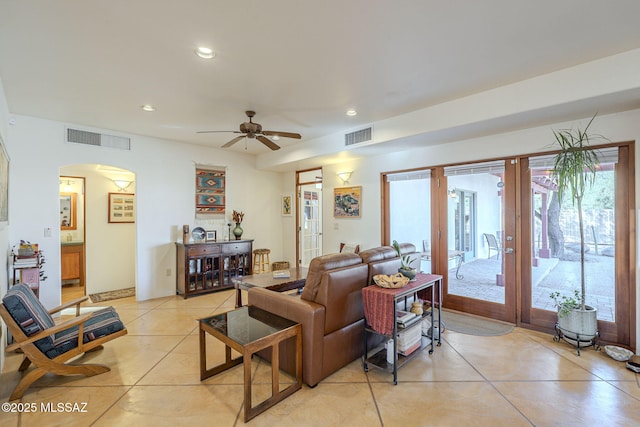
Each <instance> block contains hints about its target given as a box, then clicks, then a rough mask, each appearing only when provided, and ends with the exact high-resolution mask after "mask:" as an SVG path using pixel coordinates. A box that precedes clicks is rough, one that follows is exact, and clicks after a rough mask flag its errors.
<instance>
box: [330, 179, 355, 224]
mask: <svg viewBox="0 0 640 427" xmlns="http://www.w3.org/2000/svg"><path fill="white" fill-rule="evenodd" d="M333 200H334V206H333V216H334V217H336V218H360V214H361V211H360V207H361V205H362V187H361V186H358V187H339V188H334V189H333Z"/></svg>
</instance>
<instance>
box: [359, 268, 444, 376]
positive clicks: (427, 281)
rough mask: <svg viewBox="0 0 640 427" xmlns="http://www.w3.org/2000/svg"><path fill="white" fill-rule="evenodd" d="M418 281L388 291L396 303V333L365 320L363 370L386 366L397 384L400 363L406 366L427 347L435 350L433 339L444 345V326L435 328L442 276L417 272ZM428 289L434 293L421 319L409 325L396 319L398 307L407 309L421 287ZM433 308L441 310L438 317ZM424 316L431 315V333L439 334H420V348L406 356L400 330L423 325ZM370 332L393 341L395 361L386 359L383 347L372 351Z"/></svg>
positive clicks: (384, 367) (394, 313) (393, 306)
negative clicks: (400, 343)
mask: <svg viewBox="0 0 640 427" xmlns="http://www.w3.org/2000/svg"><path fill="white" fill-rule="evenodd" d="M416 281H419V282H420V283H419V284H417V286H408V287H407V288H406V289H405V288H400V289H397V290H395V291H396V292H394V294H392V295H391V294H390V295H388V297H389V298H392V299H393V305H392V306H391V307H392V309H393V333H392V334H391V335H386V334H381V333H380V332H378V331H376V330H375V329H373V328H372V327H371V326H370V325H369V322H368V321H367V322H366V324H365V332H364V349H365V353H364V358H363V367H364V370H365V372H368V371H369V365H372V366H375V367H376V368H379V369H382V370H385V371H387V372H389V373H393V383H394V384H398V369H399V368H400V367H402V366H404V365H405V364H406V363H408V362H409V361H410V360H411V359H413V358H414V357H416V356H417V355H418V354H420V353H421V352H422V350H424V349H425V348H427V347H429V354H431V353H433V350H434V342H435V343H436V345H437V346H438V347H440V345H441V336H440V331H441V330H442V328H440V327H438V328H437V329H436V328H434V325H435V322H436V321H438V322H439V320H438V319H440V318H441V316H440V314H441V312H440V301H442V295H441V294H442V276H438V275H424V274H419V275H418V276H416ZM372 286H373V285H372ZM436 286H437V292H436ZM429 290H430V294H431V298H430V300H431V307H430V309H429V310H425V311H424V312H423V314H422V316H421V317H422V318H421V319H420V320H418V321H417V322H415V323H412V324H411V325H409V326H407V327H406V328H405V327H402V326H401V325H399V324H398V321H397V311H398V310H405V311H408V310H409V308H410V306H411V302H412V301H415V300H416V299H417V298H418V292H420V291H427V292H428V291H429ZM436 297H437V299H436ZM434 310H437V311H438V315H437V318H436V316H435V311H434ZM425 317H429V318H430V319H431V329H430V330H431V334H430V335H431V337H434V333H435V334H436V336H435V337H434V338H435V339H432V338H431V337H426V336H424V335H422V334H421V337H420V339H421V341H420V347H419V348H418V349H416V350H414V351H412V352H411V353H410V354H408V355H406V356H404V355H402V354H399V353H398V339H399V337H400V334H402V333H406V332H409V331H410V330H412V329H413V328H422V320H424V318H425ZM365 320H366V317H365ZM369 334H377V335H384V336H385V337H387V338H388V339H390V340H392V341H393V355H394V362H393V363H389V362H387V350H386V348H384V347H383V348H382V349H380V350H379V351H376V352H375V353H374V354H372V355H369V353H368V343H367V341H368V335H369Z"/></svg>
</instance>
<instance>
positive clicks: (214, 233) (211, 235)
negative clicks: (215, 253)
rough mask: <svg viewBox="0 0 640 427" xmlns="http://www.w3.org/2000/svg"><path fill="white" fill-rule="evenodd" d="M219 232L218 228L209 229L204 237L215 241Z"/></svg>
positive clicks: (208, 240) (206, 239)
mask: <svg viewBox="0 0 640 427" xmlns="http://www.w3.org/2000/svg"><path fill="white" fill-rule="evenodd" d="M217 234H218V232H217V231H216V230H207V232H206V234H205V238H204V239H205V241H207V242H215V241H216V236H217Z"/></svg>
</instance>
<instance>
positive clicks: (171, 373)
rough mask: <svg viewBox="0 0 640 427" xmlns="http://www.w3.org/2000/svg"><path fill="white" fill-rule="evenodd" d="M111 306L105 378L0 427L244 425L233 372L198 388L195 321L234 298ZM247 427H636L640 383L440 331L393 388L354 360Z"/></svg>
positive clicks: (572, 361) (550, 345) (10, 363)
mask: <svg viewBox="0 0 640 427" xmlns="http://www.w3.org/2000/svg"><path fill="white" fill-rule="evenodd" d="M245 297H246V296H245ZM245 301H246V300H245ZM109 304H110V305H113V306H115V307H116V308H117V310H118V313H119V314H120V316H121V317H122V319H123V321H124V322H125V324H126V325H127V328H128V330H129V334H128V335H126V336H124V337H121V338H118V339H116V340H114V341H111V342H109V343H107V344H106V345H105V348H104V350H102V351H99V352H95V353H92V354H88V355H85V356H84V357H83V359H84V360H91V361H93V362H98V363H104V364H106V365H109V366H111V367H112V370H111V371H110V372H108V373H105V374H102V375H98V376H94V377H91V378H84V377H58V376H54V375H47V376H46V377H44V378H42V379H40V380H39V381H38V382H36V384H34V385H33V386H32V387H31V388H30V389H29V390H28V391H27V393H26V394H25V396H24V398H23V399H22V400H20V401H19V403H25V404H29V405H28V406H29V407H35V409H36V410H35V412H22V413H15V412H6V411H3V412H1V413H0V425H2V426H53V425H64V426H89V425H95V426H126V425H129V426H134V425H135V426H180V425H210V426H238V425H243V424H244V422H243V408H242V399H243V386H242V381H243V379H242V368H241V367H240V366H238V367H235V368H233V369H232V370H230V371H227V372H225V373H223V374H220V375H218V376H215V377H212V378H210V379H208V380H206V381H203V382H201V381H200V380H199V361H198V334H197V332H198V329H197V322H196V319H198V318H200V317H203V316H207V315H209V314H213V313H218V312H221V311H227V310H231V309H233V306H234V294H233V291H225V292H220V293H216V294H209V295H205V296H200V297H194V298H191V299H188V300H184V299H182V298H179V297H167V298H160V299H156V300H151V301H143V302H139V303H138V302H136V301H135V300H134V299H133V298H128V299H122V300H115V301H110V302H109ZM102 305H105V303H102ZM207 346H208V350H209V354H208V365H209V366H212V365H213V364H216V363H219V362H220V361H221V360H222V358H223V357H224V356H223V354H224V348H223V346H222V345H221V344H219V343H218V342H216V341H215V340H214V339H213V338H209V341H208V342H207ZM20 361H21V356H20V355H17V354H9V355H7V360H6V364H5V369H4V372H3V373H2V376H1V377H0V380H1V381H0V400H1V401H2V402H6V401H7V399H8V396H9V394H10V392H11V390H12V389H13V387H14V386H15V384H16V383H17V380H18V375H17V373H16V369H17V366H18V365H19V363H20ZM252 363H253V365H254V371H253V372H254V376H253V383H254V390H255V394H254V396H255V397H254V399H259V398H264V397H266V396H267V393H269V392H270V385H269V384H270V382H269V381H270V368H269V365H268V364H265V363H264V362H262V361H261V360H260V359H258V358H255V359H254V361H253V362H252ZM13 403H18V402H17V401H16V402H13ZM58 403H70V404H83V403H86V408H85V411H83V412H56V413H52V412H45V411H43V410H42V407H41V404H44V405H47V404H52V405H53V406H54V407H55V406H56V405H57V404H58ZM32 404H35V405H32ZM16 406H17V405H16ZM72 408H73V407H72ZM15 409H17V407H15ZM79 409H82V408H79ZM250 425H253V426H256V427H258V426H274V425H278V426H283V427H285V426H366V427H369V426H383V425H384V426H403V427H406V426H459V427H462V426H468V425H473V426H532V425H534V426H572V425H587V426H614V425H615V426H637V425H640V377H639V376H638V375H637V374H634V373H633V372H631V371H629V370H627V369H625V367H624V364H623V363H621V362H616V361H614V360H612V359H610V358H609V357H608V356H606V354H605V353H604V352H596V351H594V350H593V349H588V350H584V351H583V352H582V356H581V357H578V356H577V355H576V353H575V351H574V350H573V349H572V348H571V347H570V346H569V345H568V344H564V343H555V342H553V341H552V339H551V336H550V335H546V334H542V333H537V332H532V331H528V330H524V329H520V328H516V329H515V331H514V332H512V333H511V334H509V335H504V336H499V337H478V336H471V335H464V334H458V333H455V332H452V331H446V332H445V333H444V334H443V342H442V346H441V347H439V348H436V351H435V353H434V354H432V355H429V354H428V352H426V351H425V352H422V353H421V354H420V355H419V356H418V357H416V358H415V359H414V360H413V361H411V363H409V364H407V365H405V366H404V367H403V368H402V369H400V371H399V384H398V385H397V386H394V385H393V383H392V378H391V375H390V374H387V373H384V372H381V371H379V370H376V369H375V368H371V369H370V371H369V372H368V373H365V372H363V369H362V365H361V362H360V361H354V362H353V363H351V364H350V365H348V366H346V367H345V368H343V369H341V370H340V371H338V372H337V373H335V374H334V375H332V376H330V377H329V378H327V379H325V380H324V381H322V382H321V383H320V384H319V385H318V386H317V387H315V388H313V389H312V388H309V387H307V386H303V388H302V390H300V391H298V392H297V393H295V394H293V395H292V396H291V397H289V398H287V399H285V400H284V401H282V402H280V403H279V404H277V405H276V406H274V407H273V408H271V409H269V410H267V411H266V412H264V413H263V414H261V415H259V416H258V417H256V418H254V419H253V420H251V421H250Z"/></svg>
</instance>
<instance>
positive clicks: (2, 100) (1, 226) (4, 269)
mask: <svg viewBox="0 0 640 427" xmlns="http://www.w3.org/2000/svg"><path fill="white" fill-rule="evenodd" d="M8 122H9V106H8V105H7V101H6V97H5V94H4V87H3V86H2V80H0V139H1V140H2V141H3V142H4V146H5V148H7V143H8V141H9V136H8V132H7V127H8ZM7 151H8V148H7ZM9 160H11V157H9ZM9 169H11V164H9ZM9 183H11V181H9ZM9 194H11V188H9ZM9 219H10V220H11V212H9ZM9 251H10V248H9V224H8V223H3V222H0V298H2V297H4V295H5V294H6V293H7V288H8V283H7V282H8V277H9V273H8V264H9ZM2 260H4V261H2ZM0 323H1V324H0V371H2V369H3V368H4V348H5V346H6V342H7V340H6V339H5V337H6V336H7V327H6V326H5V324H4V322H0Z"/></svg>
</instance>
